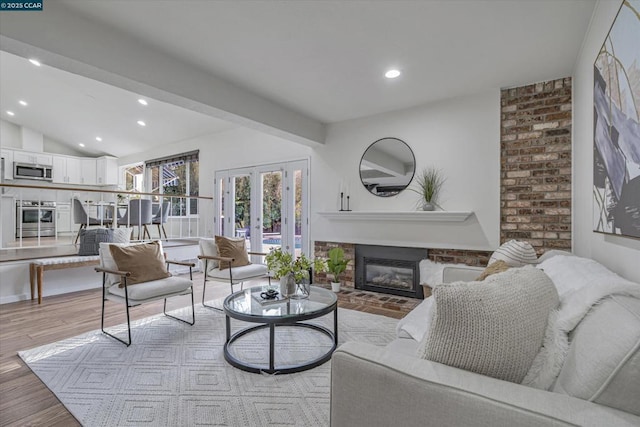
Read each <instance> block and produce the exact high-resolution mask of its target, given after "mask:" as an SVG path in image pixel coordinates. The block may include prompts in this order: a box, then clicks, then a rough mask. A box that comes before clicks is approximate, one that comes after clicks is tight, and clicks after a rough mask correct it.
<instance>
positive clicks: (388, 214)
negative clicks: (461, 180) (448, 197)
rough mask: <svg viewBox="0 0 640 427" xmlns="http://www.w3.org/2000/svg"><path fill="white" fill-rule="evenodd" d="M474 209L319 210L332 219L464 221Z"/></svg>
mask: <svg viewBox="0 0 640 427" xmlns="http://www.w3.org/2000/svg"><path fill="white" fill-rule="evenodd" d="M471 214H473V212H472V211H348V212H347V211H342V212H340V211H333V212H318V215H320V216H322V217H325V218H327V219H329V220H331V221H407V222H425V221H433V222H463V221H466V219H467V218H469V217H470V216H471Z"/></svg>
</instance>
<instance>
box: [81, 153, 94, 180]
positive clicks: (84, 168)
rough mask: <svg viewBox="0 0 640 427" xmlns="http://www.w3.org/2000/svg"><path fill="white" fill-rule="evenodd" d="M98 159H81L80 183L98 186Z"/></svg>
mask: <svg viewBox="0 0 640 427" xmlns="http://www.w3.org/2000/svg"><path fill="white" fill-rule="evenodd" d="M96 163H97V162H96V159H80V183H81V184H83V185H97V183H98V182H97V176H98V173H97V170H96Z"/></svg>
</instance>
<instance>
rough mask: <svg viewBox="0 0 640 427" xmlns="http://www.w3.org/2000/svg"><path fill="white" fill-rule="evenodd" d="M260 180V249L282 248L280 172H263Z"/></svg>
mask: <svg viewBox="0 0 640 427" xmlns="http://www.w3.org/2000/svg"><path fill="white" fill-rule="evenodd" d="M261 179H262V248H261V250H262V251H263V252H269V251H270V250H271V249H272V248H279V247H282V233H281V230H282V172H280V171H274V172H265V173H262V174H261Z"/></svg>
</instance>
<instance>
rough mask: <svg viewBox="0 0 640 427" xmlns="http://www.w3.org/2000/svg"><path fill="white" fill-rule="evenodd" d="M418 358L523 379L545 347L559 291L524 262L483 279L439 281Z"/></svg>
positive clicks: (507, 379)
mask: <svg viewBox="0 0 640 427" xmlns="http://www.w3.org/2000/svg"><path fill="white" fill-rule="evenodd" d="M433 297H434V302H435V310H434V313H433V318H432V320H431V327H430V329H429V331H428V332H427V334H425V337H424V339H423V340H422V342H421V343H420V346H419V349H418V356H420V357H422V358H424V359H428V360H432V361H434V362H439V363H443V364H446V365H449V366H454V367H457V368H461V369H465V370H468V371H472V372H477V373H479V374H483V375H488V376H491V377H494V378H499V379H503V380H506V381H512V382H517V383H519V382H521V381H522V380H523V378H524V377H525V375H526V374H527V371H528V370H529V368H530V366H531V363H532V362H533V360H534V358H535V356H536V355H537V354H538V351H539V350H540V347H541V345H542V340H543V337H544V333H545V330H546V327H547V318H548V316H549V312H550V311H551V310H552V309H554V308H555V307H556V306H557V305H558V301H559V300H558V293H557V292H556V289H555V287H554V285H553V283H552V282H551V280H550V279H549V278H548V277H547V275H546V274H544V273H543V272H542V271H540V270H538V269H536V268H534V267H532V266H526V267H523V268H512V269H510V270H507V271H505V272H503V273H498V274H494V275H492V276H489V277H488V278H487V279H486V280H484V281H482V282H456V283H452V284H447V285H441V286H438V287H436V288H435V289H434V293H433Z"/></svg>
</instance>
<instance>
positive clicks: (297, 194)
mask: <svg viewBox="0 0 640 427" xmlns="http://www.w3.org/2000/svg"><path fill="white" fill-rule="evenodd" d="M293 203H294V206H293V216H294V218H293V223H294V227H295V228H294V233H293V236H294V242H295V249H296V256H300V254H301V253H302V171H301V170H299V169H298V170H295V171H293Z"/></svg>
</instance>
